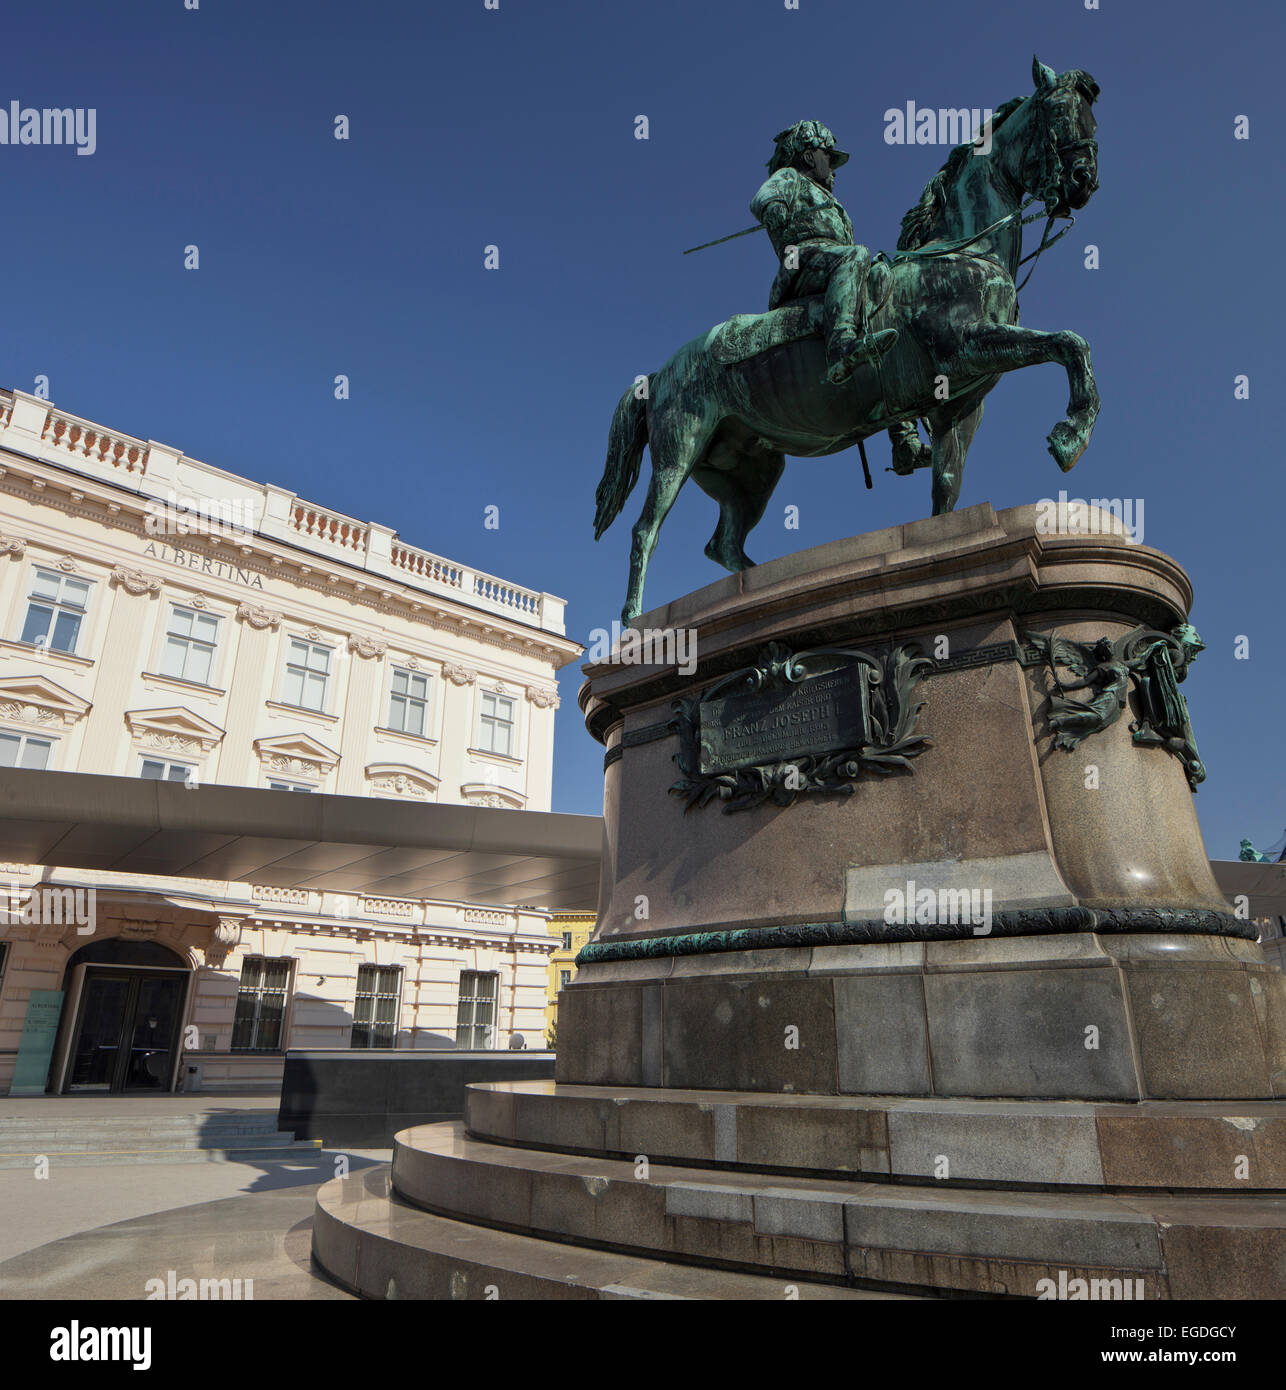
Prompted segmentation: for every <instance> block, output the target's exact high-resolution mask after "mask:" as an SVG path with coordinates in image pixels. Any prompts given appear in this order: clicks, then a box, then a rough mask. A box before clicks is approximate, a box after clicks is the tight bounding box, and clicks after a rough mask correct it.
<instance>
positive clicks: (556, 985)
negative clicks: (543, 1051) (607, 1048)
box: [545, 912, 595, 1047]
mask: <svg viewBox="0 0 1286 1390" xmlns="http://www.w3.org/2000/svg"><path fill="white" fill-rule="evenodd" d="M594 922H595V914H594V913H592V912H556V913H555V914H554V915H553V916H552V917H551V918H550V919H549V923H548V926H549V932H550V935H551V936H556V937H558V938H559V944H558V946H556V947H555V948H554V954H553V955H552V956H550V958H549V1001H548V1003H547V1004H546V1005H545V1042H546V1043H547V1044H548V1045H549V1046H550V1047H553V1046H554V1043H555V1039H556V1037H557V1029H558V991H559V990H560V989H562V988H563V986H564V985H569V984H571V982H572V980H573V979H575V977H576V957H577V955H579V954H580V948H581V947H582V946H583V945H584V944H585V943H586V942H587V941H588V940H589V939H590V937H591V936H592V935H593V934H594Z"/></svg>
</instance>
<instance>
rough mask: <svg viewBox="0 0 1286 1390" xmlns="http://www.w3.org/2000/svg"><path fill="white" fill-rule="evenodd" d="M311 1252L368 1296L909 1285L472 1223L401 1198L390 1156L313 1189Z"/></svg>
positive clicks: (729, 1293)
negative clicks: (861, 1282)
mask: <svg viewBox="0 0 1286 1390" xmlns="http://www.w3.org/2000/svg"><path fill="white" fill-rule="evenodd" d="M313 1259H314V1260H315V1261H316V1263H317V1264H318V1265H319V1266H320V1267H321V1268H322V1269H323V1270H324V1271H325V1272H326V1274H327V1275H328V1276H329V1277H330V1278H332V1279H333V1280H335V1281H336V1282H337V1283H338V1284H340V1285H342V1286H343V1287H344V1288H346V1289H349V1290H351V1291H353V1292H354V1293H358V1294H360V1295H362V1296H363V1297H366V1298H371V1299H453V1300H459V1299H483V1300H487V1299H492V1300H495V1299H500V1300H504V1299H563V1300H579V1301H587V1300H591V1299H613V1300H619V1299H634V1300H639V1299H719V1300H728V1299H736V1300H742V1299H745V1300H756V1301H776V1302H782V1301H790V1300H795V1299H798V1300H800V1301H804V1302H806V1301H810V1300H824V1301H849V1302H851V1301H872V1300H876V1301H878V1300H884V1301H887V1300H889V1299H903V1298H905V1297H907V1296H906V1295H902V1294H896V1293H885V1292H873V1291H869V1290H866V1289H854V1288H844V1287H842V1286H837V1285H830V1284H817V1283H809V1282H805V1281H799V1282H791V1281H786V1280H781V1279H774V1278H771V1277H764V1276H761V1275H755V1274H743V1273H738V1272H735V1271H729V1270H722V1269H706V1268H702V1267H700V1266H696V1265H684V1264H674V1263H669V1262H666V1261H663V1260H655V1259H645V1258H640V1257H638V1256H633V1255H622V1254H617V1253H616V1252H614V1251H610V1250H595V1249H586V1248H584V1247H582V1246H576V1245H570V1244H566V1243H561V1242H558V1241H550V1240H542V1239H537V1238H536V1237H534V1236H527V1235H519V1234H515V1233H514V1232H511V1231H499V1230H493V1229H489V1228H487V1227H483V1226H473V1225H470V1224H468V1223H466V1222H462V1221H456V1220H452V1219H450V1218H448V1217H443V1216H437V1215H433V1214H431V1213H429V1212H425V1211H421V1210H419V1209H418V1208H416V1207H412V1206H407V1205H405V1204H404V1203H401V1202H399V1201H398V1200H397V1199H396V1197H395V1196H394V1195H393V1194H392V1193H391V1192H390V1188H389V1168H388V1165H387V1164H384V1165H381V1166H380V1167H378V1168H372V1169H367V1170H365V1171H363V1172H361V1173H355V1174H353V1175H352V1176H350V1177H347V1178H335V1179H332V1180H331V1181H330V1182H328V1183H325V1184H324V1185H323V1186H322V1187H321V1188H320V1189H319V1191H318V1194H317V1206H316V1210H315V1213H314V1217H313Z"/></svg>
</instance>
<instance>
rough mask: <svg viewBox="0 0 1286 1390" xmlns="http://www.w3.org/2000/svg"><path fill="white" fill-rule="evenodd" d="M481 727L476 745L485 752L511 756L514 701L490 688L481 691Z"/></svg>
mask: <svg viewBox="0 0 1286 1390" xmlns="http://www.w3.org/2000/svg"><path fill="white" fill-rule="evenodd" d="M480 722H481V729H480V731H479V734H478V747H479V748H481V749H482V750H483V751H484V752H487V753H503V754H505V755H506V756H507V757H512V756H513V743H514V702H513V701H512V700H511V699H509V697H508V696H506V695H497V694H496V693H495V692H494V691H492V690H484V691H483V692H482V718H481V721H480Z"/></svg>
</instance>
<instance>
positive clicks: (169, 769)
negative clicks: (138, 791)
mask: <svg viewBox="0 0 1286 1390" xmlns="http://www.w3.org/2000/svg"><path fill="white" fill-rule="evenodd" d="M138 775H139V776H140V777H141V778H143V780H144V781H145V782H195V781H196V768H195V767H193V766H192V764H191V763H172V762H170V761H169V760H168V759H166V758H144V759H143V763H142V766H141V767H140V768H139V770H138Z"/></svg>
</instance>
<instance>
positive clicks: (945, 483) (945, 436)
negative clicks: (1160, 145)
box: [929, 401, 982, 516]
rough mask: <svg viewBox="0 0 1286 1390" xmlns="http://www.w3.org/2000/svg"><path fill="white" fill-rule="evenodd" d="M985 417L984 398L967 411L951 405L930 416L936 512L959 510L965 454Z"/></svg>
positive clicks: (939, 514) (934, 508)
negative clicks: (956, 508) (958, 500)
mask: <svg viewBox="0 0 1286 1390" xmlns="http://www.w3.org/2000/svg"><path fill="white" fill-rule="evenodd" d="M981 420H982V402H981V401H979V402H978V404H977V405H975V406H974V407H973V408H972V409H969V410H966V411H965V412H964V413H963V414H959V415H956V414H953V413H952V412H951V411H950V409H946V410H943V411H941V412H937V411H935V412H934V413H932V414H931V415H930V416H929V427H930V429H931V430H932V431H933V515H934V516H941V515H942V513H943V512H951V511H954V510H955V506H956V501H957V499H958V498H959V496H960V484H961V483H962V482H963V481H964V464H965V456H966V455H967V454H968V452H969V445H970V444H972V443H973V437H974V434H975V432H976V431H977V429H978V425H979V422H980V421H981Z"/></svg>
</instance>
